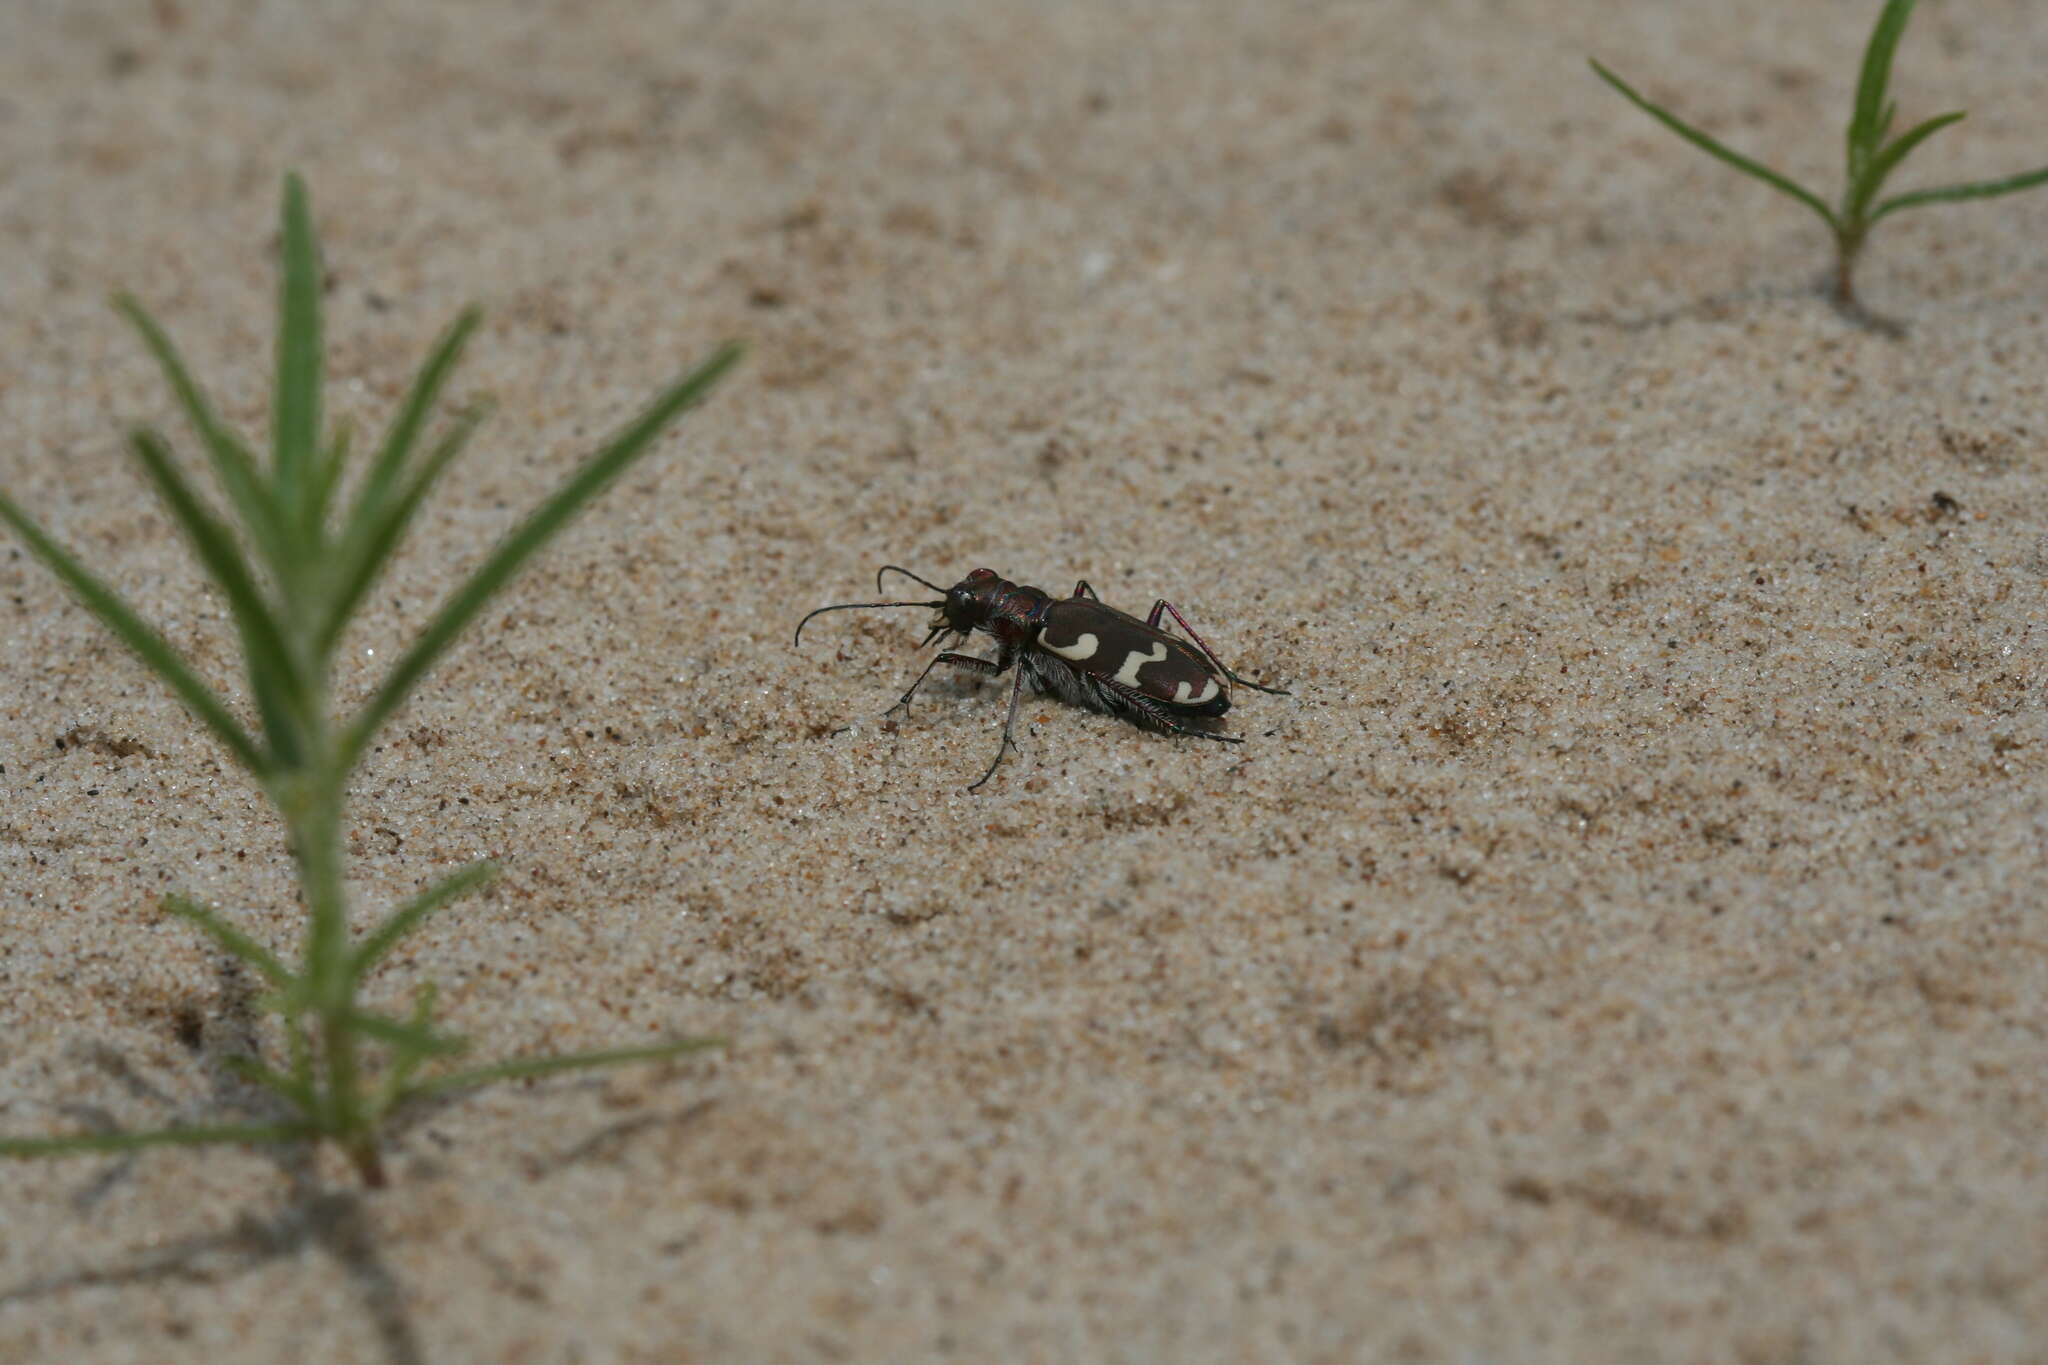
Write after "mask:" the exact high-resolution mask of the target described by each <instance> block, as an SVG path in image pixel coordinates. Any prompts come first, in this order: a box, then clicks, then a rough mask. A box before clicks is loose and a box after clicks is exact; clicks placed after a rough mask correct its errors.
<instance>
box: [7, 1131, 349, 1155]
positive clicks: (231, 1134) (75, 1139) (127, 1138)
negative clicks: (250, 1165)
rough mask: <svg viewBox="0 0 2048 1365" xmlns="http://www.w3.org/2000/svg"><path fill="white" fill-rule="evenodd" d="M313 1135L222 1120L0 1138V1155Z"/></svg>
mask: <svg viewBox="0 0 2048 1365" xmlns="http://www.w3.org/2000/svg"><path fill="white" fill-rule="evenodd" d="M313 1136H315V1133H314V1131H313V1129H312V1128H310V1127H308V1126H307V1125H305V1124H302V1123H224V1124H219V1125H216V1126H212V1127H203V1128H154V1129H150V1130H147V1131H145V1132H140V1133H122V1132H115V1133H71V1134H67V1135H65V1136H63V1137H47V1138H0V1157H38V1156H75V1155H80V1154H83V1153H87V1152H133V1151H137V1150H139V1149H141V1148H144V1147H199V1146H204V1145H206V1144H208V1143H220V1142H296V1141H299V1140H301V1139H304V1138H309V1137H313Z"/></svg>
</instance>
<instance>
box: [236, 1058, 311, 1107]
mask: <svg viewBox="0 0 2048 1365" xmlns="http://www.w3.org/2000/svg"><path fill="white" fill-rule="evenodd" d="M220 1060H221V1065H222V1066H224V1067H226V1068H227V1069H228V1070H230V1071H232V1072H234V1073H235V1075H237V1076H239V1077H240V1078H241V1079H243V1080H245V1081H247V1082H249V1084H251V1085H260V1086H262V1087H263V1088H264V1089H265V1090H268V1091H270V1092H271V1093H272V1094H274V1095H276V1096H278V1097H279V1098H281V1099H283V1100H286V1101H288V1102H289V1103H290V1104H291V1105H292V1106H293V1107H295V1108H297V1109H298V1110H299V1111H300V1112H302V1113H304V1114H305V1115H307V1116H308V1117H309V1118H310V1117H312V1116H313V1115H315V1114H317V1113H319V1111H320V1101H319V1099H318V1097H317V1096H315V1095H314V1094H313V1087H312V1086H311V1085H310V1084H308V1083H307V1082H306V1081H305V1080H303V1079H301V1078H300V1077H297V1076H287V1075H285V1074H284V1073H283V1072H281V1071H278V1070H275V1069H274V1068H272V1067H268V1066H265V1065H264V1064H263V1063H262V1062H259V1061H257V1060H256V1059H255V1058H254V1057H243V1056H233V1057H223V1058H221V1059H220Z"/></svg>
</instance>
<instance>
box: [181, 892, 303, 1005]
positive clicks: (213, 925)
mask: <svg viewBox="0 0 2048 1365" xmlns="http://www.w3.org/2000/svg"><path fill="white" fill-rule="evenodd" d="M164 913H166V914H171V915H176V916H177V917H178V918H179V919H182V920H185V921H186V922H188V923H190V924H191V925H192V926H193V927H194V928H196V929H198V930H199V932H201V933H202V934H205V935H206V936H207V937H208V938H210V939H212V940H213V941H214V942H215V943H218V944H219V945H220V946H221V947H222V948H224V949H226V950H227V952H228V953H229V954H230V955H231V956H234V957H237V958H239V959H241V960H242V961H243V962H246V963H248V964H249V965H250V966H251V967H254V968H255V969H256V970H257V971H258V972H260V973H261V974H262V976H263V979H264V980H266V981H268V982H270V984H271V985H273V986H279V987H289V986H290V985H291V984H292V982H293V980H294V979H295V978H294V977H293V975H292V972H291V969H290V968H288V967H286V966H285V965H284V963H282V962H280V961H279V960H278V958H277V955H276V954H274V953H272V952H271V951H270V950H269V949H268V948H266V947H264V946H263V945H262V944H260V943H258V942H257V941H256V940H255V939H253V938H250V937H249V936H248V935H247V934H245V933H243V932H242V931H241V930H240V929H237V928H236V927H235V926H234V925H232V924H229V923H228V922H227V921H226V920H225V919H223V918H222V917H221V915H220V912H219V911H217V910H215V909H214V908H213V907H212V906H210V905H201V904H200V903H199V902H198V901H195V900H193V899H192V898H191V897H189V896H178V895H171V896H165V897H164Z"/></svg>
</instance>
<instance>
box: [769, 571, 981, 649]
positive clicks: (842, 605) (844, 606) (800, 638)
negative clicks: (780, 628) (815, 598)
mask: <svg viewBox="0 0 2048 1365" xmlns="http://www.w3.org/2000/svg"><path fill="white" fill-rule="evenodd" d="M913 577H915V575H913ZM920 581H922V580H920ZM945 605H946V604H945V602H944V601H943V600H941V601H937V602H839V603H835V604H834V605H832V606H829V607H819V608H818V610H817V611H814V612H812V613H811V614H810V616H806V617H804V619H803V620H801V621H799V622H797V623H796V638H795V639H794V640H792V641H791V642H790V643H791V644H794V645H801V644H803V642H804V627H805V626H807V625H809V624H810V623H811V616H818V615H822V614H823V613H825V612H828V611H853V610H856V609H857V608H861V607H925V608H927V609H930V608H936V607H943V606H945Z"/></svg>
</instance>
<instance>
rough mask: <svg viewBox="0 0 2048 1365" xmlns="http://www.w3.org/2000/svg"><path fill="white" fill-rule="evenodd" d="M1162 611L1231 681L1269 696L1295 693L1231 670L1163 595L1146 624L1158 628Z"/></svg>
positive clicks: (1286, 695)
mask: <svg viewBox="0 0 2048 1365" xmlns="http://www.w3.org/2000/svg"><path fill="white" fill-rule="evenodd" d="M1162 612H1168V613H1171V614H1172V616H1173V619H1174V620H1175V621H1176V622H1178V623H1179V625H1180V628H1181V629H1182V630H1184V631H1186V632H1187V633H1188V638H1189V639H1190V640H1193V641H1194V642H1195V648H1196V649H1199V650H1201V651H1202V657H1203V658H1205V659H1207V660H1208V661H1209V662H1210V663H1212V664H1214V665H1215V666H1216V671H1217V672H1218V673H1221V674H1222V675H1223V676H1224V677H1226V678H1228V679H1229V680H1230V681H1231V682H1234V683H1236V684H1237V685H1238V686H1239V687H1249V688H1250V689H1251V690H1252V691H1254V692H1264V693H1266V694H1267V695H1268V696H1273V697H1291V696H1293V695H1294V694H1293V693H1292V692H1289V691H1288V690H1287V689H1286V688H1284V687H1268V686H1266V685H1265V684H1264V683H1255V682H1253V681H1252V680H1251V679H1250V678H1240V677H1238V676H1237V674H1235V673H1233V672H1231V671H1230V668H1229V666H1228V665H1227V664H1225V663H1224V662H1223V660H1221V659H1219V658H1217V657H1216V651H1215V650H1213V649H1211V648H1209V642H1208V641H1207V640H1204V639H1203V638H1202V637H1201V636H1200V635H1198V634H1196V633H1195V628H1194V627H1193V626H1191V625H1189V624H1188V618H1187V617H1185V616H1182V615H1181V614H1180V608H1178V607H1176V606H1174V605H1173V603H1171V602H1169V601H1167V600H1166V599H1165V598H1163V597H1162V598H1160V599H1159V600H1158V601H1157V602H1154V603H1153V604H1152V612H1151V614H1150V615H1148V616H1147V617H1146V618H1145V624H1146V625H1148V626H1151V627H1153V628H1154V629H1157V628H1158V626H1159V617H1160V614H1161V613H1162Z"/></svg>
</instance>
